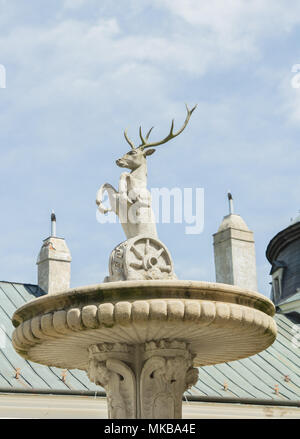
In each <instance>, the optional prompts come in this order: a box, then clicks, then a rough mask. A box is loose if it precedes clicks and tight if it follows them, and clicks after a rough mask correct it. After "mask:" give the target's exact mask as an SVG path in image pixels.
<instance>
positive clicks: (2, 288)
mask: <svg viewBox="0 0 300 439" xmlns="http://www.w3.org/2000/svg"><path fill="white" fill-rule="evenodd" d="M43 294H45V293H44V292H43V291H42V290H41V289H39V288H38V287H37V286H36V285H28V284H19V283H12V282H0V330H1V334H0V335H1V337H0V392H1V391H6V390H9V389H11V390H14V389H15V390H20V389H23V390H35V389H36V390H37V391H38V390H49V391H52V390H55V391H62V392H65V391H73V390H76V391H87V390H92V391H99V390H103V389H101V388H99V386H96V385H95V384H93V383H91V382H90V381H89V379H88V377H87V375H86V373H85V372H84V371H80V370H71V371H67V373H66V379H65V382H64V381H63V379H62V372H63V370H62V369H58V368H56V367H47V366H43V365H40V364H37V363H33V362H31V361H27V360H25V359H24V358H22V357H21V356H20V355H18V354H17V353H16V351H15V350H14V348H13V346H12V342H11V335H12V332H13V330H14V327H13V325H12V323H11V317H12V315H13V313H14V312H15V311H16V309H17V308H19V307H20V306H22V305H24V304H25V303H26V302H28V301H30V300H32V299H35V298H36V297H39V296H41V295H43ZM18 368H19V369H20V377H19V379H16V378H15V376H16V369H18Z"/></svg>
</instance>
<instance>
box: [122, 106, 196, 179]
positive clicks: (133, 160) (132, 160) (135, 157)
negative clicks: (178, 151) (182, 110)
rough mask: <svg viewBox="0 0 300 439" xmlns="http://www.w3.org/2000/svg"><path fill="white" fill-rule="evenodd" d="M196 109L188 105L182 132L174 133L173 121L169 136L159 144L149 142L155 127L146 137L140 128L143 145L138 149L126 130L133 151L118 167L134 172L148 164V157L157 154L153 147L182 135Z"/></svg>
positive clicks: (126, 155)
mask: <svg viewBox="0 0 300 439" xmlns="http://www.w3.org/2000/svg"><path fill="white" fill-rule="evenodd" d="M196 107H197V105H195V107H193V108H192V109H191V110H189V108H188V106H187V105H186V110H187V116H186V119H185V121H184V124H183V126H182V127H181V128H180V130H178V131H177V132H176V133H173V129H174V119H173V120H172V123H171V129H170V132H169V134H168V135H167V136H166V137H165V138H164V139H162V140H160V141H158V142H148V140H149V136H150V134H151V131H152V130H153V127H152V128H151V129H150V130H149V131H148V133H147V134H146V136H145V137H144V136H143V134H142V128H141V127H140V129H139V134H140V139H141V141H142V143H141V144H140V145H139V146H138V147H135V146H134V144H133V143H132V141H131V140H130V139H129V138H128V136H127V130H125V131H124V136H125V139H126V141H127V142H128V143H129V145H130V146H131V150H130V151H128V152H127V153H126V154H125V155H124V156H123V157H122V158H120V159H118V160H117V161H116V164H117V165H118V166H120V167H121V168H128V169H131V170H133V171H134V170H135V169H137V168H139V167H140V166H141V165H143V164H146V157H147V156H148V155H151V154H153V153H154V152H155V149H153V148H151V147H153V146H154V147H157V146H159V145H162V144H163V143H167V142H168V141H169V140H171V139H174V137H177V136H178V135H179V134H180V133H182V131H183V130H184V129H185V127H186V126H187V124H188V122H189V120H190V117H191V114H192V113H193V111H194V110H195V108H196ZM146 148H151V149H147V150H146ZM145 150H146V151H145Z"/></svg>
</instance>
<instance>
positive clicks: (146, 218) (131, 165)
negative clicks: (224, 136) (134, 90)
mask: <svg viewBox="0 0 300 439" xmlns="http://www.w3.org/2000/svg"><path fill="white" fill-rule="evenodd" d="M195 108H196V106H195V107H194V108H192V109H191V110H189V108H188V107H187V106H186V109H187V116H186V119H185V121H184V124H183V126H182V128H181V129H180V130H178V131H177V133H173V129H174V119H173V120H172V124H171V129H170V132H169V134H168V135H167V136H166V137H165V138H164V139H162V140H160V141H158V142H149V141H148V140H149V136H150V133H151V131H152V129H153V127H152V128H151V129H150V130H149V132H148V134H147V135H146V136H145V138H144V136H143V134H142V128H141V127H140V130H139V134H140V138H141V141H142V143H141V144H140V145H139V146H138V147H135V146H134V144H133V143H132V141H131V140H130V139H129V138H128V136H127V130H125V131H124V136H125V139H126V141H127V142H128V143H129V145H130V146H131V150H130V151H128V152H127V153H126V154H125V155H124V156H123V157H122V158H120V159H118V160H117V161H116V164H117V165H118V166H120V167H121V168H127V169H130V170H131V172H130V173H129V172H123V173H122V174H121V177H120V180H119V190H118V191H116V189H115V188H114V187H113V186H112V185H111V184H109V183H104V184H103V185H102V186H101V187H100V189H99V190H98V193H97V198H96V203H97V205H98V209H99V211H100V212H101V213H104V214H105V213H107V212H109V211H113V212H115V214H116V215H118V216H119V219H120V222H121V224H122V227H123V230H124V232H125V235H126V237H127V239H130V238H133V237H135V236H138V235H142V234H147V235H149V236H154V237H155V236H157V232H156V225H155V218H154V214H153V211H152V207H151V197H150V193H149V191H148V190H147V157H148V156H150V155H151V154H153V153H154V152H155V149H153V148H152V147H157V146H159V145H162V144H164V143H166V142H168V141H169V140H171V139H174V138H175V137H177V136H178V135H179V134H180V133H182V131H183V130H184V129H185V127H186V126H187V124H188V121H189V119H190V117H191V114H192V113H193V111H194V110H195ZM148 148H151V149H148ZM105 191H106V192H107V194H108V197H109V202H110V206H111V207H110V208H106V207H105V206H104V205H103V195H104V192H105Z"/></svg>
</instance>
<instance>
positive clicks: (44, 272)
mask: <svg viewBox="0 0 300 439" xmlns="http://www.w3.org/2000/svg"><path fill="white" fill-rule="evenodd" d="M71 260H72V258H71V254H70V250H69V248H68V246H67V244H66V241H65V240H64V239H63V238H57V236H56V217H55V214H54V212H53V211H52V214H51V236H49V238H47V239H44V241H43V245H42V248H41V250H40V253H39V256H38V259H37V266H38V285H39V287H40V288H41V289H42V290H44V291H45V292H46V293H48V294H54V293H56V292H59V291H63V290H67V289H68V288H70V280H71Z"/></svg>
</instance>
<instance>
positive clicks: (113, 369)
mask: <svg viewBox="0 0 300 439" xmlns="http://www.w3.org/2000/svg"><path fill="white" fill-rule="evenodd" d="M88 376H89V379H90V380H91V381H92V382H94V383H95V384H99V385H101V386H102V387H104V388H105V390H106V394H107V405H108V414H109V417H110V418H112V419H120V418H127V419H130V418H132V419H135V418H142V419H174V418H181V416H182V395H183V393H184V392H185V391H186V390H187V389H188V388H190V387H191V386H192V385H194V384H196V382H197V379H198V369H196V368H194V367H193V355H192V353H191V351H190V349H189V345H188V344H187V343H185V342H181V341H177V340H173V341H165V340H160V341H157V342H154V341H152V342H148V343H144V344H140V345H133V346H132V345H127V344H121V343H114V344H110V343H102V344H97V345H91V346H90V347H89V365H88Z"/></svg>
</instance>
